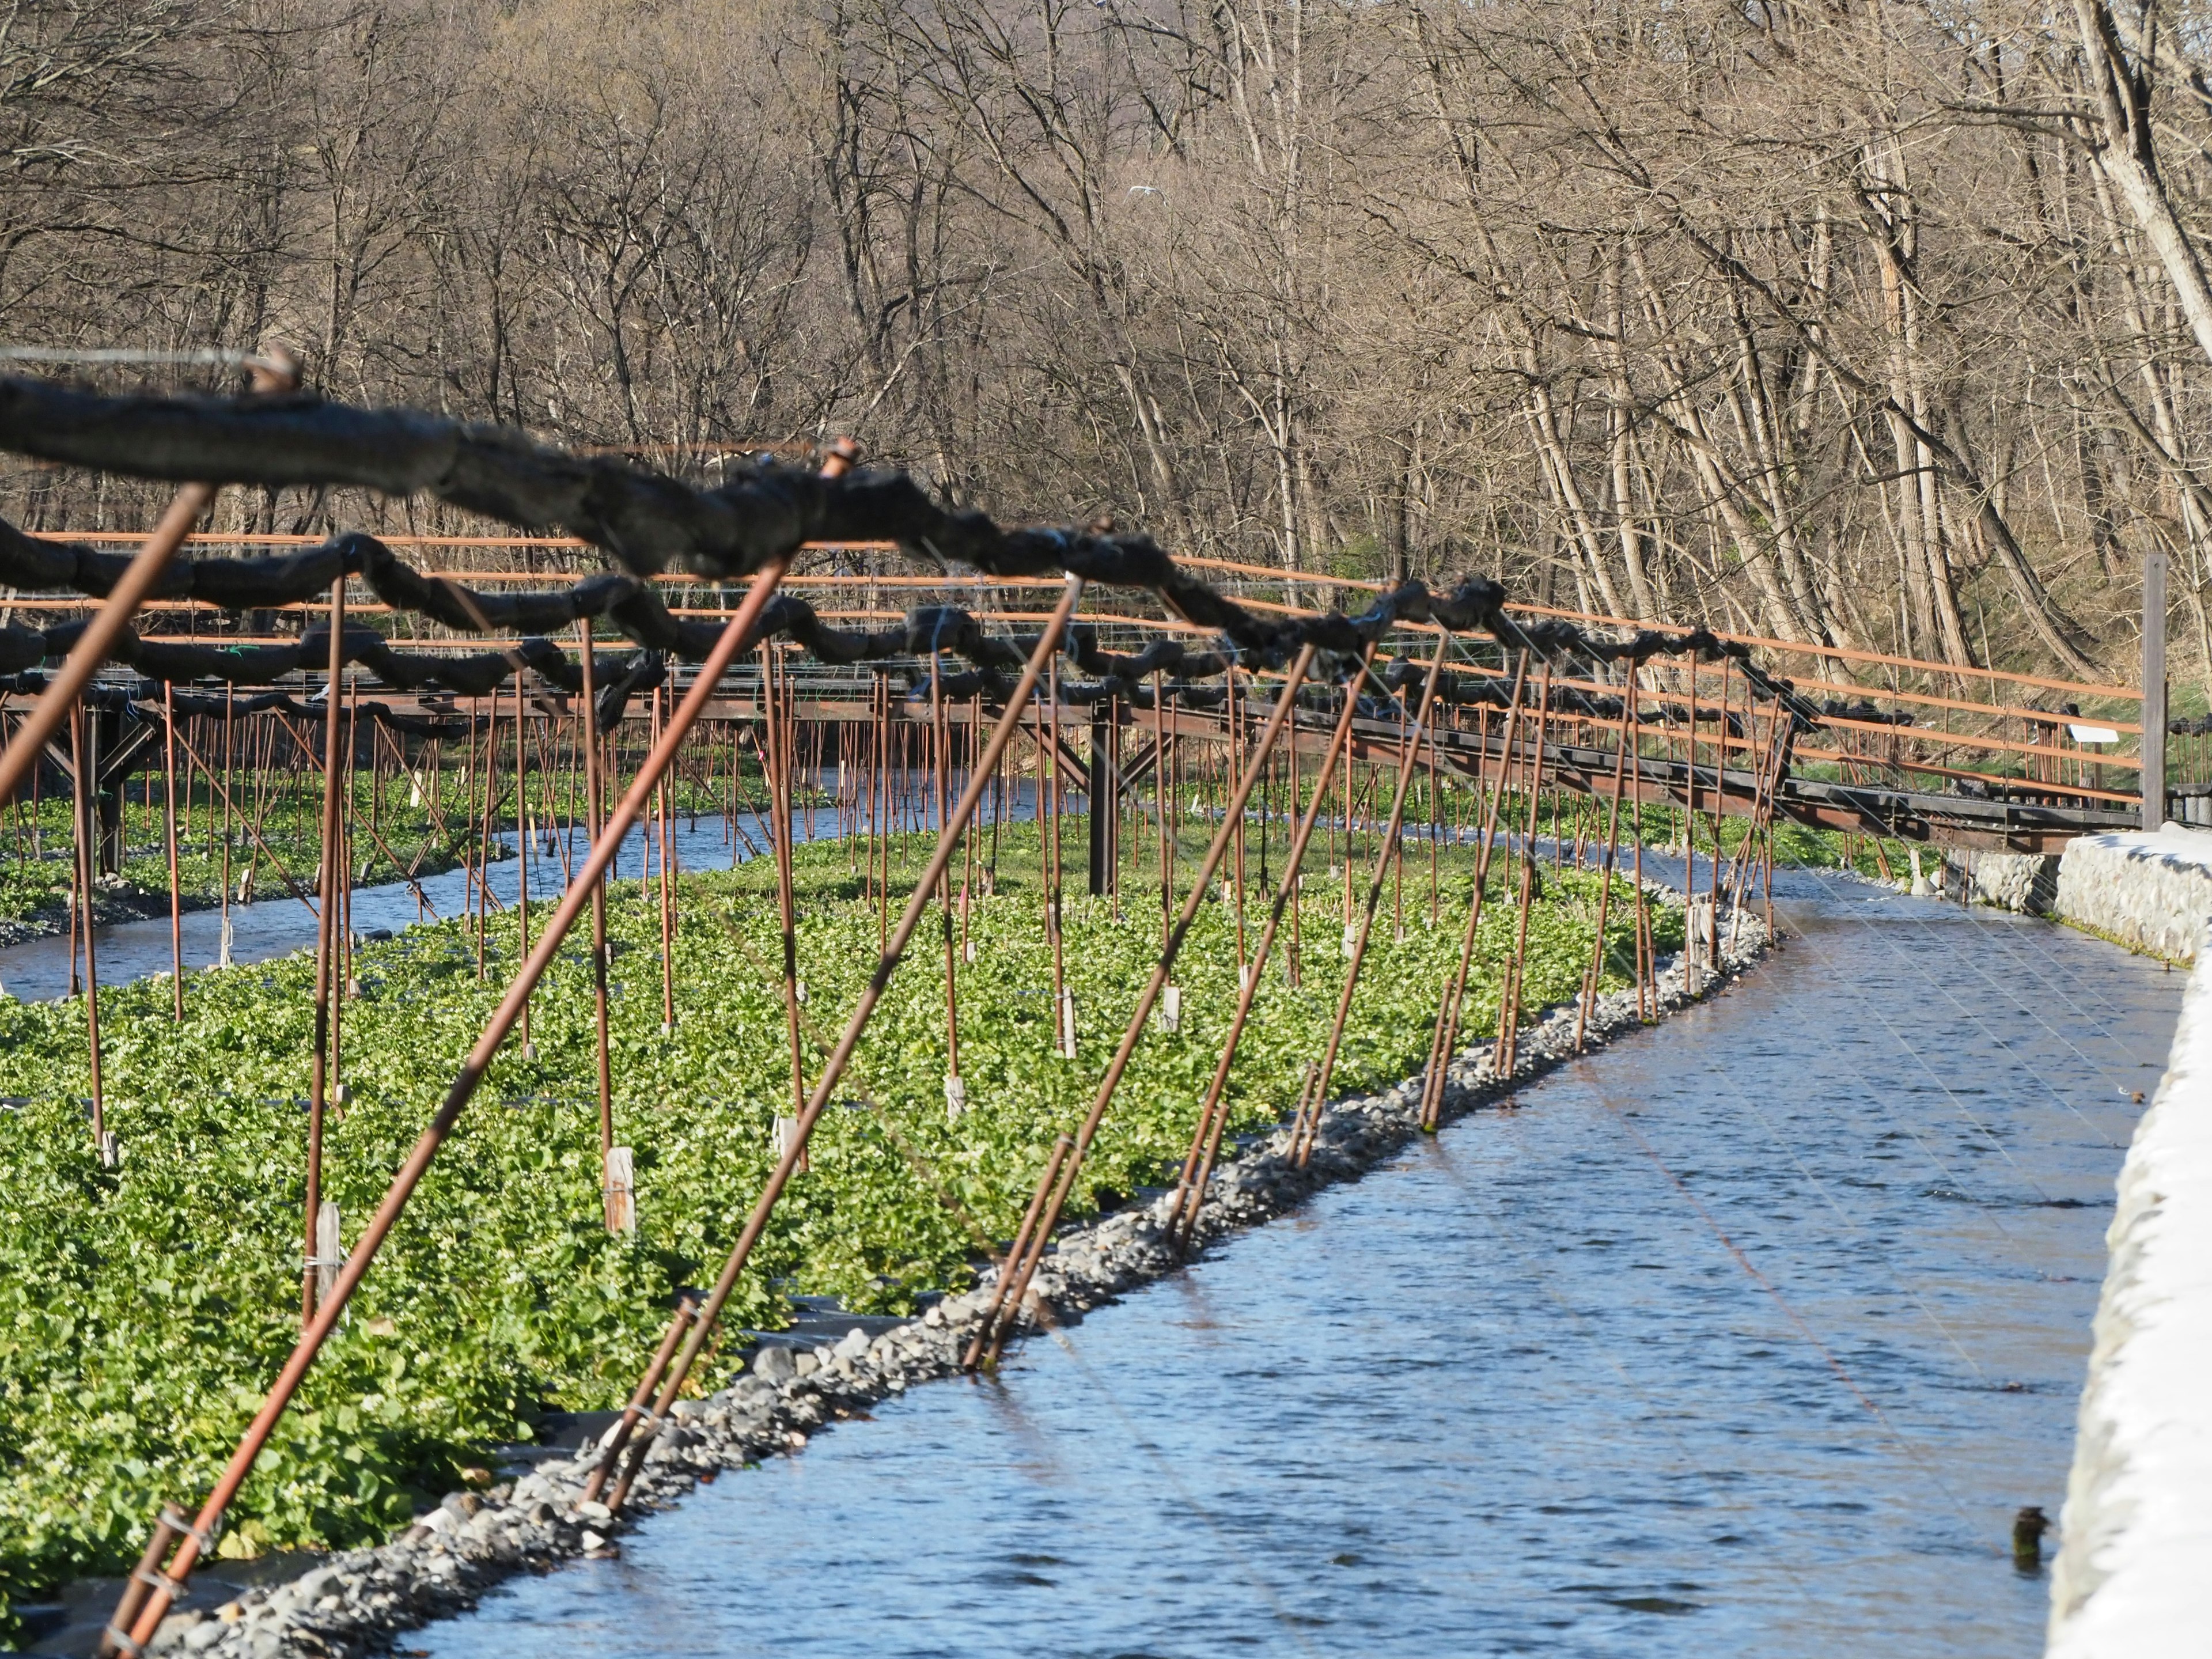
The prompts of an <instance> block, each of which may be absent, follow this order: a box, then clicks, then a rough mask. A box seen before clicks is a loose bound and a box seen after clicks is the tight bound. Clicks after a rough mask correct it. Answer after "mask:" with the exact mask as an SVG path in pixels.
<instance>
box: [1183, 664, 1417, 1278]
mask: <svg viewBox="0 0 2212 1659" xmlns="http://www.w3.org/2000/svg"><path fill="white" fill-rule="evenodd" d="M1374 656H1375V647H1373V646H1371V645H1370V646H1369V647H1368V648H1367V650H1366V651H1365V652H1364V653H1362V655H1361V657H1360V659H1359V665H1358V668H1356V669H1354V670H1353V671H1352V678H1351V679H1350V681H1349V682H1348V686H1349V688H1351V689H1354V690H1356V689H1357V687H1358V684H1359V680H1360V678H1361V676H1363V675H1364V674H1365V672H1366V671H1367V665H1368V664H1369V663H1370V662H1371V661H1372V660H1373V659H1374ZM1355 708H1358V698H1356V697H1353V696H1346V698H1345V700H1344V711H1343V713H1342V714H1340V715H1339V716H1338V718H1337V722H1336V730H1335V732H1333V733H1332V734H1331V735H1330V738H1329V743H1328V752H1327V753H1326V755H1325V756H1324V757H1323V758H1322V763H1321V772H1320V774H1319V775H1318V776H1316V778H1315V780H1314V793H1313V799H1312V800H1311V801H1310V802H1309V803H1308V804H1307V806H1306V810H1305V812H1304V815H1303V816H1302V817H1300V818H1299V820H1298V825H1297V831H1296V832H1295V834H1294V835H1293V836H1292V838H1291V846H1290V850H1289V851H1288V852H1287V853H1285V854H1284V865H1283V878H1282V880H1281V881H1280V882H1279V884H1277V886H1276V888H1275V900H1274V903H1273V905H1272V906H1271V907H1270V908H1269V909H1268V911H1267V922H1266V924H1265V925H1264V926H1263V927H1261V930H1260V944H1259V946H1258V948H1257V949H1256V950H1255V951H1254V952H1253V953H1252V968H1251V971H1250V972H1249V973H1248V974H1247V975H1245V976H1244V982H1243V985H1241V986H1240V987H1238V988H1237V1012H1236V1013H1235V1014H1233V1015H1232V1016H1231V1018H1230V1022H1229V1036H1228V1037H1227V1038H1226V1039H1225V1041H1224V1042H1223V1043H1222V1045H1221V1059H1220V1060H1219V1061H1218V1063H1217V1064H1216V1065H1215V1066H1214V1068H1213V1078H1212V1081H1211V1082H1210V1083H1209V1084H1208V1085H1206V1097H1205V1099H1203V1100H1202V1101H1200V1103H1199V1109H1198V1124H1197V1127H1196V1128H1195V1129H1194V1131H1193V1132H1192V1134H1191V1141H1190V1151H1189V1152H1188V1153H1186V1154H1185V1155H1184V1158H1183V1161H1182V1176H1181V1177H1180V1178H1179V1179H1178V1180H1177V1182H1176V1208H1175V1210H1174V1212H1172V1213H1171V1214H1170V1218H1169V1222H1168V1230H1169V1233H1170V1237H1171V1238H1172V1237H1173V1235H1174V1233H1175V1232H1176V1229H1177V1227H1178V1225H1180V1227H1181V1228H1182V1231H1183V1233H1184V1235H1185V1236H1186V1237H1188V1233H1189V1230H1190V1228H1191V1227H1192V1226H1193V1225H1195V1223H1196V1221H1197V1218H1198V1212H1199V1210H1200V1208H1201V1207H1202V1206H1204V1205H1205V1203H1206V1183H1207V1182H1208V1180H1209V1179H1211V1177H1212V1173H1213V1163H1214V1158H1215V1156H1216V1154H1217V1153H1218V1152H1219V1150H1220V1147H1221V1135H1222V1131H1223V1128H1224V1127H1225V1125H1226V1124H1227V1122H1228V1121H1229V1113H1228V1109H1227V1106H1226V1099H1227V1095H1228V1088H1229V1069H1230V1067H1231V1065H1232V1064H1233V1063H1234V1062H1235V1060H1236V1059H1237V1045H1238V1043H1239V1042H1241V1041H1242V1039H1243V1036H1244V1027H1245V1024H1246V1022H1247V1021H1248V1020H1249V1018H1250V1017H1251V1013H1252V1000H1253V999H1254V998H1255V997H1256V996H1257V995H1258V994H1259V991H1260V975H1261V973H1263V972H1264V971H1266V969H1267V957H1268V954H1269V952H1270V951H1272V950H1273V946H1274V943H1275V933H1276V930H1277V929H1278V928H1279V927H1281V926H1282V922H1283V912H1284V911H1285V910H1286V909H1288V908H1291V904H1292V902H1294V896H1295V895H1296V894H1297V883H1298V872H1299V871H1300V869H1301V868H1303V867H1304V862H1305V855H1306V843H1307V842H1309V841H1310V840H1311V839H1312V836H1313V831H1314V824H1315V823H1316V821H1318V820H1319V818H1320V817H1321V809H1322V805H1323V803H1324V802H1325V801H1327V799H1328V786H1329V781H1330V779H1331V777H1332V776H1333V775H1334V773H1335V771H1336V767H1337V763H1338V761H1339V760H1340V759H1341V758H1342V757H1343V755H1344V750H1345V748H1346V744H1348V743H1349V741H1350V739H1351V737H1352V711H1353V710H1354V709H1355ZM1292 719H1293V720H1295V719H1296V715H1295V714H1293V716H1292ZM1292 730H1293V741H1295V730H1296V728H1295V726H1293V728H1292ZM1293 752H1295V750H1293ZM1291 802H1292V805H1296V803H1297V797H1296V796H1295V795H1294V796H1292V797H1291Z"/></svg>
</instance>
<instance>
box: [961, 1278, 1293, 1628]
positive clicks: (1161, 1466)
mask: <svg viewBox="0 0 2212 1659" xmlns="http://www.w3.org/2000/svg"><path fill="white" fill-rule="evenodd" d="M1040 1305H1042V1304H1040ZM1046 1332H1047V1334H1048V1335H1049V1336H1050V1337H1051V1338H1052V1340H1054V1342H1056V1343H1058V1344H1059V1345H1060V1350H1061V1352H1064V1353H1066V1355H1067V1357H1068V1358H1069V1359H1071V1360H1073V1362H1074V1364H1075V1368H1076V1370H1078V1371H1079V1372H1080V1373H1081V1374H1082V1376H1083V1379H1084V1381H1085V1382H1086V1383H1089V1384H1090V1385H1091V1390H1092V1392H1094V1393H1095V1394H1097V1396H1098V1397H1099V1399H1101V1400H1103V1401H1105V1403H1106V1409H1107V1410H1108V1411H1109V1412H1111V1413H1114V1416H1115V1419H1117V1420H1118V1421H1119V1422H1120V1423H1121V1429H1122V1431H1123V1432H1124V1433H1125V1434H1126V1435H1127V1437H1128V1439H1129V1443H1130V1444H1131V1445H1133V1446H1134V1447H1136V1448H1137V1449H1138V1450H1139V1451H1140V1452H1142V1453H1143V1454H1144V1455H1145V1457H1146V1461H1147V1462H1150V1463H1151V1464H1152V1467H1153V1469H1154V1470H1155V1472H1156V1473H1157V1474H1158V1475H1159V1478H1160V1479H1161V1480H1164V1482H1166V1484H1167V1485H1168V1486H1170V1488H1172V1489H1173V1491H1174V1492H1175V1495H1176V1498H1179V1499H1180V1500H1181V1501H1182V1504H1183V1506H1184V1507H1185V1508H1186V1509H1188V1510H1190V1512H1191V1513H1192V1514H1194V1515H1195V1516H1198V1518H1199V1519H1200V1520H1201V1521H1203V1522H1205V1523H1206V1529H1207V1530H1208V1531H1209V1532H1211V1533H1212V1534H1213V1535H1214V1538H1215V1539H1216V1540H1217V1541H1218V1542H1219V1544H1220V1545H1221V1547H1222V1548H1223V1549H1224V1550H1225V1551H1226V1552H1227V1553H1228V1554H1229V1557H1230V1559H1231V1560H1233V1561H1235V1562H1236V1564H1237V1567H1238V1569H1239V1570H1240V1571H1242V1572H1243V1575H1244V1577H1245V1579H1246V1581H1247V1582H1248V1583H1249V1584H1250V1585H1251V1586H1252V1588H1253V1589H1255V1590H1257V1591H1259V1593H1260V1594H1261V1596H1262V1597H1264V1598H1265V1599H1266V1601H1267V1605H1268V1606H1269V1607H1273V1609H1274V1613H1275V1618H1276V1620H1277V1621H1278V1622H1279V1624H1281V1626H1283V1628H1284V1630H1285V1632H1287V1633H1288V1635H1289V1636H1290V1638H1291V1641H1293V1642H1295V1643H1297V1645H1298V1647H1299V1648H1300V1649H1301V1650H1303V1651H1304V1652H1307V1653H1317V1652H1318V1651H1319V1650H1318V1649H1316V1647H1315V1646H1314V1645H1313V1644H1312V1643H1310V1642H1309V1641H1308V1640H1307V1639H1306V1637H1305V1632H1303V1631H1301V1630H1300V1629H1299V1628H1298V1626H1297V1616H1296V1615H1295V1614H1294V1613H1291V1609H1290V1608H1289V1607H1285V1605H1284V1603H1283V1598H1282V1597H1281V1596H1280V1595H1278V1594H1277V1593H1276V1591H1275V1587H1274V1586H1273V1584H1271V1583H1268V1582H1267V1580H1266V1579H1265V1578H1263V1577H1261V1575H1260V1571H1259V1569H1258V1568H1257V1567H1255V1565H1253V1564H1252V1562H1251V1560H1250V1559H1249V1557H1248V1556H1247V1555H1246V1554H1245V1553H1244V1552H1243V1550H1242V1549H1240V1548H1239V1547H1237V1541H1236V1540H1235V1539H1234V1538H1233V1537H1231V1534H1230V1533H1229V1532H1228V1530H1227V1528H1225V1527H1223V1526H1222V1524H1221V1522H1219V1521H1218V1520H1217V1519H1215V1517H1214V1516H1213V1513H1212V1510H1208V1509H1207V1508H1206V1505H1205V1504H1201V1503H1200V1502H1199V1501H1198V1499H1197V1498H1195V1497H1194V1496H1193V1495H1192V1493H1191V1491H1190V1489H1189V1487H1188V1486H1185V1485H1184V1484H1183V1482H1182V1477H1181V1476H1180V1475H1178V1474H1176V1468H1175V1465H1174V1464H1172V1463H1170V1462H1168V1460H1167V1459H1166V1458H1164V1457H1163V1456H1162V1455H1160V1450H1159V1448H1158V1447H1157V1446H1155V1445H1153V1444H1152V1442H1151V1441H1149V1440H1147V1439H1146V1438H1145V1437H1144V1434H1143V1432H1142V1431H1140V1430H1139V1428H1138V1427H1137V1425H1136V1423H1135V1421H1134V1420H1133V1419H1131V1417H1130V1416H1129V1413H1128V1412H1127V1410H1126V1409H1124V1408H1123V1407H1122V1405H1121V1401H1120V1400H1119V1399H1117V1398H1116V1397H1115V1393H1114V1390H1113V1389H1111V1388H1109V1387H1108V1386H1107V1384H1106V1382H1105V1380H1104V1379H1103V1378H1102V1377H1101V1376H1099V1375H1098V1373H1097V1370H1094V1369H1093V1368H1092V1367H1091V1362H1090V1361H1089V1360H1087V1359H1085V1358H1084V1357H1083V1355H1082V1354H1081V1353H1080V1352H1079V1351H1078V1350H1077V1348H1076V1346H1075V1344H1074V1343H1073V1341H1071V1340H1069V1339H1068V1335H1067V1333H1066V1331H1065V1330H1064V1329H1062V1328H1060V1326H1059V1325H1058V1324H1057V1323H1054V1324H1050V1325H1048V1326H1047V1327H1046ZM1001 1386H1003V1385H1001Z"/></svg>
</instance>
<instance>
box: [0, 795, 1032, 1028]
mask: <svg viewBox="0 0 2212 1659" xmlns="http://www.w3.org/2000/svg"><path fill="white" fill-rule="evenodd" d="M1008 810H1009V811H1010V812H1011V811H1012V805H1011V804H1010V805H1009V809H1008ZM737 824H738V829H739V830H741V831H742V832H743V836H744V837H749V838H750V843H751V846H752V847H755V848H757V847H764V846H766V845H767V831H766V826H765V825H764V824H763V823H762V821H761V819H760V818H759V817H758V816H757V814H754V813H750V812H746V813H740V814H738V819H737ZM792 830H793V834H794V835H795V836H797V838H798V839H799V840H800V841H811V840H812V839H814V838H815V836H817V835H834V834H836V812H835V811H834V810H833V809H831V808H829V807H826V806H824V807H820V808H807V807H804V806H795V807H794V808H793V812H792ZM502 839H503V840H504V841H505V842H506V844H507V847H508V848H510V849H511V848H513V846H514V831H513V829H512V828H510V829H507V831H506V832H505V834H504V836H503V837H502ZM563 839H565V840H566V841H567V842H568V846H567V848H566V854H567V859H568V863H569V864H571V865H573V864H574V862H576V861H578V860H580V859H581V858H582V857H583V855H584V854H585V853H586V852H587V851H588V850H589V849H590V844H591V843H590V840H589V838H588V837H587V836H584V835H583V834H582V833H581V832H580V831H579V830H574V829H566V830H562V831H561V832H560V833H559V834H558V835H549V836H540V837H533V839H532V843H531V851H530V902H531V904H532V909H533V915H538V914H550V908H551V906H552V904H553V903H554V902H556V901H557V900H558V899H559V897H560V895H561V890H562V884H563V871H564V867H565V866H564V865H563V863H562V848H561V842H562V840H563ZM675 839H676V869H677V872H678V874H679V875H680V874H681V873H682V872H685V871H687V870H726V869H728V868H729V867H730V866H732V864H736V863H741V862H743V861H744V860H745V859H747V858H750V856H751V852H750V849H749V848H748V846H747V842H746V841H745V840H744V839H743V838H741V837H740V836H736V835H732V833H731V832H730V830H729V829H728V828H727V820H726V819H725V818H724V817H721V816H720V815H719V814H708V813H703V812H702V813H701V814H699V815H698V816H697V817H696V818H695V817H689V816H679V817H678V818H677V819H676V836H675ZM646 855H647V829H646V827H645V826H644V825H642V824H641V825H638V826H636V827H635V828H633V829H631V830H630V832H629V835H628V836H625V837H623V845H622V849H621V851H620V853H619V854H617V857H616V860H615V872H616V873H617V875H618V876H620V877H622V878H626V879H628V878H635V877H636V875H637V873H638V872H639V870H640V869H641V868H643V867H646ZM659 867H660V854H659V842H657V841H656V842H653V854H652V864H651V868H652V869H653V870H654V871H656V872H657V871H658V870H659ZM484 879H485V883H486V885H487V886H488V887H489V890H490V892H491V896H492V897H493V898H494V899H495V901H496V902H497V904H498V905H500V906H511V905H513V903H514V902H515V901H516V899H517V898H518V897H519V896H520V893H521V890H522V860H520V859H519V858H503V859H495V860H492V862H491V863H490V864H489V866H487V867H486V870H485V872H484ZM270 886H271V887H273V888H274V895H273V896H271V893H270V887H264V889H263V894H264V896H262V897H259V898H257V899H255V900H254V901H253V902H252V903H251V904H234V905H233V906H232V907H231V908H230V921H231V945H230V950H231V960H232V961H233V962H234V963H248V962H265V961H267V960H268V959H269V958H270V957H280V956H283V955H284V954H286V953H287V952H288V951H299V950H305V949H308V948H311V947H312V946H313V945H314V942H315V913H314V911H313V908H311V907H310V906H309V905H308V904H307V902H305V901H303V900H301V899H298V898H295V897H293V896H289V895H288V894H286V893H284V891H283V888H282V887H281V886H280V885H276V884H270ZM417 888H419V889H420V893H419V895H418V893H417ZM475 895H476V885H475V879H474V878H473V877H472V876H471V874H469V872H465V871H463V870H460V869H458V868H457V869H453V870H447V871H446V872H443V873H441V874H439V875H435V876H424V877H422V878H421V879H420V880H419V881H418V882H416V883H413V884H410V883H407V882H384V883H380V884H378V885H376V886H374V887H362V888H359V889H356V890H355V892H354V895H353V909H352V915H353V927H354V931H355V932H356V933H369V932H372V931H374V930H375V929H378V928H383V929H385V930H386V931H388V932H391V933H398V931H399V930H400V929H401V928H403V927H413V926H414V925H415V924H416V922H418V921H435V920H436V919H438V918H440V917H453V916H457V915H461V914H463V913H464V911H465V910H466V909H467V908H468V907H469V906H470V905H471V903H473V902H474V901H475ZM535 925H536V924H535V922H534V921H533V923H532V927H535ZM180 931H181V933H182V935H183V940H182V942H183V954H184V963H185V971H186V972H187V973H189V972H191V971H192V970H193V969H199V968H211V967H213V966H214V965H215V964H216V962H217V961H219V960H220V959H221V956H222V914H221V912H220V911H217V910H194V911H188V912H187V913H186V914H185V917H184V920H183V926H182V927H181V929H180ZM93 953H94V957H95V959H96V960H97V961H98V963H99V965H100V983H101V984H102V985H103V986H106V985H121V984H125V983H128V982H129V981H131V980H136V979H144V978H148V977H150V976H151V975H155V974H166V973H167V972H168V971H169V963H170V940H169V918H168V917H167V915H159V916H154V917H149V918H148V919H146V920H144V921H126V922H117V923H114V924H112V925H111V926H107V927H100V928H96V929H95V930H94V933H93ZM69 987H70V940H69V936H68V935H67V934H66V933H62V934H58V935H52V934H50V935H47V936H46V937H44V938H40V939H26V940H24V941H22V942H21V943H20V944H16V945H9V946H7V947H5V948H4V949H0V989H4V991H5V992H6V994H9V995H10V996H14V997H17V998H20V999H21V1000H23V1001H26V1002H38V1001H46V1000H51V999H52V998H55V997H58V996H61V995H64V994H66V993H67V991H68V990H69Z"/></svg>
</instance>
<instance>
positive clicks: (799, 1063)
mask: <svg viewBox="0 0 2212 1659" xmlns="http://www.w3.org/2000/svg"><path fill="white" fill-rule="evenodd" d="M760 662H761V738H762V739H763V740H762V741H758V742H756V744H754V748H755V750H757V752H758V754H759V755H760V759H761V770H762V773H763V777H762V781H763V783H764V784H766V785H767V787H768V834H769V853H770V854H771V855H772V856H773V857H774V858H775V898H776V913H777V915H778V917H779V918H780V919H781V923H782V927H783V1025H784V1036H785V1038H786V1040H787V1042H788V1043H789V1045H790V1048H791V1109H792V1110H793V1112H794V1113H797V1112H801V1111H804V1110H805V1108H806V1070H805V1052H804V1050H803V1049H802V1048H800V1046H799V911H798V906H797V896H796V894H795V893H794V892H793V875H792V863H791V832H790V827H789V819H788V817H787V815H786V814H785V813H784V811H782V809H781V806H780V805H779V803H780V802H782V801H785V800H787V799H790V793H789V792H790V780H789V779H788V778H787V776H786V775H785V768H784V763H783V762H784V757H783V753H782V745H781V744H779V743H778V742H777V741H776V739H775V732H776V730H777V727H778V726H779V724H780V722H779V721H778V720H777V718H776V696H775V665H774V661H773V659H771V657H770V656H769V647H767V646H766V645H765V644H763V646H762V647H761V652H760Z"/></svg>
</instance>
